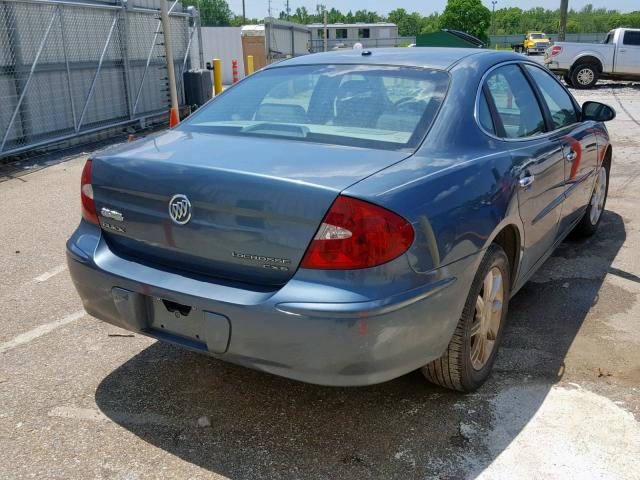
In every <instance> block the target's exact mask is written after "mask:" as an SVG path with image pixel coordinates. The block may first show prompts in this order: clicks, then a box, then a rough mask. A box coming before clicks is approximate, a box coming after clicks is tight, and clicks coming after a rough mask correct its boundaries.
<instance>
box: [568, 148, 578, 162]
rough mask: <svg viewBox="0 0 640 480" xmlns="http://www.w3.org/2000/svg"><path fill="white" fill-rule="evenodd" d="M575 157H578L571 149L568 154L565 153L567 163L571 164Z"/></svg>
mask: <svg viewBox="0 0 640 480" xmlns="http://www.w3.org/2000/svg"><path fill="white" fill-rule="evenodd" d="M577 157H578V154H577V153H576V151H575V150H574V149H573V148H572V149H571V150H569V153H567V161H568V162H573V161H574V160H575V159H576V158H577Z"/></svg>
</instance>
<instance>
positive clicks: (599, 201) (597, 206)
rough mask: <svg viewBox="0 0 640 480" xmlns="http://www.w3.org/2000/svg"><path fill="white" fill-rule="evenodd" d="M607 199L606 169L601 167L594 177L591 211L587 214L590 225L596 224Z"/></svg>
mask: <svg viewBox="0 0 640 480" xmlns="http://www.w3.org/2000/svg"><path fill="white" fill-rule="evenodd" d="M606 198H607V169H606V168H604V167H602V168H600V171H599V172H598V176H597V177H596V186H595V188H594V190H593V195H592V196H591V211H590V212H589V220H590V221H591V224H592V225H595V224H596V223H598V220H600V216H601V215H602V211H603V210H604V201H605V200H606Z"/></svg>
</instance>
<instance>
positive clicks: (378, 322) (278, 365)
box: [67, 222, 481, 386]
mask: <svg viewBox="0 0 640 480" xmlns="http://www.w3.org/2000/svg"><path fill="white" fill-rule="evenodd" d="M99 232H100V231H99V229H98V228H96V227H93V226H92V225H89V224H87V223H86V222H82V223H81V225H80V227H79V228H78V230H77V231H76V232H75V233H74V235H73V236H72V237H71V239H70V240H69V241H68V243H67V259H68V264H69V270H70V273H71V276H72V278H73V281H74V284H75V287H76V289H77V290H78V293H79V294H80V297H81V298H82V301H83V304H84V307H85V309H86V310H87V312H88V313H89V314H91V315H93V316H94V317H96V318H98V319H100V320H103V321H106V322H108V323H111V324H113V325H117V326H120V327H123V328H125V329H128V330H131V331H135V332H139V333H142V334H144V335H148V336H151V337H154V338H157V339H160V340H163V341H168V342H171V343H174V344H178V345H181V346H183V347H186V348H190V349H193V350H197V351H200V352H203V353H207V354H210V355H212V356H214V357H216V358H219V359H222V360H225V361H229V362H232V363H237V364H240V365H244V366H247V367H251V368H255V369H258V370H262V371H265V372H269V373H273V374H277V375H281V376H284V377H289V378H292V379H296V380H301V381H305V382H310V383H316V384H322V385H336V386H355V385H368V384H374V383H380V382H383V381H386V380H390V379H392V378H395V377H398V376H400V375H403V374H405V373H408V372H410V371H412V370H415V369H416V368H419V367H420V366H422V365H424V364H426V363H428V362H429V361H431V360H433V359H435V358H438V357H439V356H440V355H441V354H442V352H443V351H444V350H445V349H446V347H447V345H448V342H449V340H450V338H451V335H452V334H453V331H454V329H455V326H456V323H457V321H458V318H459V317H460V314H461V312H462V308H463V306H464V301H465V299H466V296H467V292H468V290H469V287H470V285H471V281H472V279H473V274H474V273H475V271H476V269H477V265H478V263H479V260H480V256H481V255H480V252H479V253H478V254H475V255H472V256H470V257H466V258H465V259H463V260H460V261H458V262H455V263H454V264H451V265H449V266H446V267H442V268H440V269H439V270H436V271H433V272H430V273H429V274H421V275H418V274H415V273H414V276H416V277H420V280H421V281H422V283H421V284H418V283H417V282H415V283H414V284H413V285H411V287H410V288H406V287H404V288H403V289H399V290H398V291H395V292H389V291H388V290H386V291H385V292H384V295H381V296H380V297H379V298H378V297H376V298H368V296H367V295H364V294H363V293H362V289H359V288H358V287H361V286H362V285H354V288H352V289H350V288H346V287H345V285H344V283H341V284H340V285H339V286H336V285H335V284H332V283H330V282H326V281H323V279H319V278H318V275H319V274H320V273H321V272H313V271H305V270H299V271H298V273H296V275H295V276H294V277H293V278H292V279H291V280H290V281H289V282H288V283H287V284H286V285H284V286H283V287H281V288H279V289H276V290H264V289H254V288H253V287H250V286H247V285H238V284H233V283H212V282H211V281H203V280H198V279H194V278H189V277H185V276H183V275H180V274H177V273H173V272H167V271H163V270H159V269H155V268H152V267H150V266H146V265H143V264H140V263H136V262H132V261H130V260H126V259H123V258H120V257H118V256H116V255H115V254H114V253H113V252H111V251H110V250H109V248H108V246H107V245H106V243H105V242H104V240H103V239H102V238H101V235H100V233H99ZM394 262H404V264H406V263H407V262H406V260H405V259H404V258H403V257H401V258H399V259H397V260H395V261H394ZM394 262H390V263H394ZM325 274H326V272H325ZM314 276H315V277H314ZM327 279H328V280H330V279H331V278H330V277H327V278H325V279H324V280H327ZM396 280H397V281H396ZM389 283H390V284H400V285H402V284H405V285H408V284H407V282H406V275H405V276H404V277H403V278H401V279H400V278H398V279H395V280H394V279H389ZM370 296H372V295H370ZM162 300H165V301H168V302H175V303H178V304H181V305H186V306H189V307H192V309H191V311H189V313H188V314H187V315H186V316H185V315H180V314H178V315H176V314H175V312H169V311H167V309H166V308H165V307H164V305H165V304H163V303H162ZM183 313H184V312H183Z"/></svg>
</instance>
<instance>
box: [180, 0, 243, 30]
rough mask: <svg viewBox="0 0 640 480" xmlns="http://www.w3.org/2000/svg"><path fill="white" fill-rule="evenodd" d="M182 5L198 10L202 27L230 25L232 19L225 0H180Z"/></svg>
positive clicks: (232, 16)
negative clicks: (191, 6)
mask: <svg viewBox="0 0 640 480" xmlns="http://www.w3.org/2000/svg"><path fill="white" fill-rule="evenodd" d="M182 5H184V6H185V7H186V6H189V5H193V6H195V7H196V8H197V9H198V11H199V12H200V21H201V22H202V26H203V27H221V26H227V25H231V21H232V20H233V18H234V15H233V13H232V12H231V9H230V8H229V4H228V3H227V2H225V0H182Z"/></svg>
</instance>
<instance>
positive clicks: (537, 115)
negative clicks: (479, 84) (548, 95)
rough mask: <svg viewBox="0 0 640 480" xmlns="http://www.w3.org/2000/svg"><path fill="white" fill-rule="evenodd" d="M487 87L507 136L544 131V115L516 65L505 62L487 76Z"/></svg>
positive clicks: (518, 136)
mask: <svg viewBox="0 0 640 480" xmlns="http://www.w3.org/2000/svg"><path fill="white" fill-rule="evenodd" d="M487 87H488V89H489V92H490V94H491V97H492V99H493V102H494V104H495V106H496V110H497V112H498V117H499V120H500V122H502V125H503V127H504V132H505V136H506V138H525V137H530V136H532V135H537V134H539V133H542V132H544V128H545V126H544V118H543V116H542V111H541V110H540V106H539V105H538V101H537V100H536V96H535V94H534V93H533V90H532V89H531V86H530V85H529V82H528V81H527V79H526V78H525V76H524V74H523V73H522V71H521V70H520V68H519V67H518V66H517V65H514V64H511V65H505V66H504V67H499V68H496V69H495V70H493V71H492V72H491V73H490V74H489V76H488V77H487Z"/></svg>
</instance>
